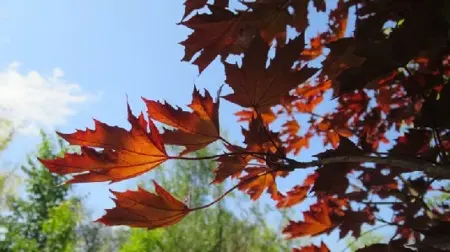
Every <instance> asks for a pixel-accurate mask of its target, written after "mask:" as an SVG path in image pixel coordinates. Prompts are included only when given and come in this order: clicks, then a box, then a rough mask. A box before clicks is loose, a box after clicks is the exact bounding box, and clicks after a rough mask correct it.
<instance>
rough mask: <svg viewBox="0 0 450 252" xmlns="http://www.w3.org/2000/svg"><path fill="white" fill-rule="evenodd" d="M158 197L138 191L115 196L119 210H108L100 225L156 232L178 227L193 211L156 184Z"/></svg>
mask: <svg viewBox="0 0 450 252" xmlns="http://www.w3.org/2000/svg"><path fill="white" fill-rule="evenodd" d="M153 184H154V185H155V191H156V194H154V193H150V192H148V191H146V190H144V189H142V188H138V190H137V191H126V192H114V191H111V192H112V193H113V194H114V196H116V199H114V202H115V203H116V207H115V208H113V209H107V210H106V214H105V215H104V216H102V217H101V218H100V219H98V220H96V222H101V223H103V224H105V225H107V226H114V225H127V226H131V227H143V228H147V229H155V228H159V227H164V226H170V225H173V224H176V223H177V222H179V221H180V220H181V219H183V218H184V217H185V216H186V215H187V214H188V213H189V212H190V211H191V209H189V208H188V207H187V206H186V205H185V204H184V203H182V202H181V201H179V200H177V199H175V198H174V197H173V196H172V195H171V194H170V193H169V192H167V191H166V190H164V188H162V187H161V186H159V185H158V184H157V183H156V182H155V181H153Z"/></svg>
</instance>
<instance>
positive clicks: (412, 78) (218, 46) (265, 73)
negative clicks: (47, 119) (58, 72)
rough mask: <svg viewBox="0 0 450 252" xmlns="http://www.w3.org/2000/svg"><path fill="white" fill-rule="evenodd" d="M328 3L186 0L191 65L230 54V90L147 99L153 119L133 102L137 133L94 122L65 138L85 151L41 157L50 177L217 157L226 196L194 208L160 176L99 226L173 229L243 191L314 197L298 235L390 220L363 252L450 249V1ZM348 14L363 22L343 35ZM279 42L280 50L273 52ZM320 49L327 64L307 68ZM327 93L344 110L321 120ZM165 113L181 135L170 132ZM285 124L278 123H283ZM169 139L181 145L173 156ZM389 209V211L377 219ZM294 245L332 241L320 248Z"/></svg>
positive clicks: (78, 177) (109, 175) (356, 232)
mask: <svg viewBox="0 0 450 252" xmlns="http://www.w3.org/2000/svg"><path fill="white" fill-rule="evenodd" d="M330 2H331V1H325V0H256V1H242V2H241V5H243V6H244V7H243V8H241V9H236V8H233V7H232V6H233V4H232V3H229V1H228V0H215V1H212V2H208V1H207V0H186V2H185V13H184V15H183V20H182V22H180V25H183V26H185V27H187V28H190V29H192V30H193V31H192V33H191V34H190V35H189V37H188V38H187V39H186V40H185V41H183V42H181V45H183V46H184V48H185V55H184V57H183V60H184V61H188V62H191V61H192V63H193V64H195V65H197V66H198V69H199V71H200V73H201V72H203V71H204V70H205V69H206V68H207V67H208V66H209V65H210V64H211V62H212V61H213V60H215V59H216V58H218V57H219V58H220V59H221V63H222V64H223V65H224V67H225V75H226V84H227V85H228V86H229V87H230V88H231V89H232V92H231V93H230V94H227V95H224V96H221V93H220V91H219V94H218V95H217V97H215V98H213V97H212V96H211V94H210V93H209V92H208V91H205V92H204V95H202V94H201V93H200V92H199V90H197V89H196V88H194V91H193V95H192V102H191V104H189V105H188V107H189V108H190V111H186V110H182V109H181V108H174V107H172V106H171V105H169V104H167V103H161V102H158V101H153V100H147V99H143V100H144V102H145V104H146V106H147V113H146V114H147V117H148V118H146V116H144V114H143V113H140V115H139V116H138V117H136V116H135V115H134V114H133V113H132V111H131V108H130V107H128V121H129V123H130V124H131V129H130V130H126V129H123V128H119V127H112V126H109V125H107V124H104V123H102V122H99V121H95V129H94V130H90V129H86V130H85V131H81V130H78V131H76V132H75V133H72V134H62V133H59V135H60V136H61V137H62V138H64V139H65V140H66V141H68V142H69V143H70V144H72V145H79V146H81V153H78V154H66V155H65V156H64V157H62V158H56V159H54V160H41V162H42V163H43V164H44V165H45V166H46V167H47V168H48V169H49V170H50V171H51V172H54V173H57V174H61V175H65V174H72V175H74V176H73V179H72V180H70V181H68V182H69V183H84V182H101V181H110V182H117V181H121V180H124V179H128V178H132V177H136V176H138V175H140V174H143V173H145V172H148V171H150V170H152V169H154V168H156V167H157V166H159V165H160V164H162V163H164V162H166V161H168V160H173V159H185V160H199V159H202V160H204V159H211V160H214V161H215V162H216V163H217V168H216V169H215V170H214V171H213V172H214V174H215V178H214V180H213V181H211V182H212V184H215V183H222V182H224V181H226V180H233V179H234V180H237V182H236V185H235V186H233V187H232V188H230V190H228V191H227V192H226V193H225V194H224V195H223V196H221V197H219V198H218V199H216V200H215V201H213V202H211V203H210V204H208V205H206V206H196V207H190V206H187V205H185V204H184V203H182V202H181V201H179V200H177V199H176V198H174V197H173V196H171V195H170V194H169V192H167V191H166V190H165V189H163V188H161V187H160V186H159V185H158V184H157V183H156V182H155V190H156V194H154V193H150V192H147V191H145V190H143V189H139V190H138V191H126V192H122V193H121V192H113V194H114V195H115V196H116V199H115V202H116V207H115V208H113V209H110V210H108V211H107V213H106V214H105V216H103V217H102V218H100V219H99V220H98V221H99V222H102V223H104V224H106V225H128V226H134V227H146V228H148V229H153V228H158V227H163V226H167V225H172V224H175V223H177V222H179V221H180V220H181V219H182V218H183V217H184V216H186V215H187V214H189V213H190V212H192V211H195V210H199V209H203V208H205V207H208V206H210V205H212V204H214V203H215V202H217V201H219V200H221V199H222V198H223V197H224V196H225V195H226V194H228V193H229V192H231V191H233V190H235V189H237V190H241V191H243V192H245V193H247V194H248V195H249V196H250V198H251V199H252V200H257V199H258V198H260V197H261V196H262V195H263V194H264V193H267V194H268V195H270V197H271V198H272V199H273V200H274V201H275V203H276V205H277V207H278V208H288V207H293V206H296V205H298V204H301V203H302V202H303V201H304V200H305V199H306V198H315V200H316V202H315V203H314V204H312V205H311V206H310V207H309V210H308V211H305V212H303V213H302V215H303V220H299V221H296V220H292V221H290V222H289V223H288V224H287V226H286V227H285V228H284V230H283V231H282V232H283V233H284V234H286V236H287V237H288V238H290V239H292V238H297V237H304V236H311V237H316V236H321V235H323V234H329V233H331V232H333V231H334V230H339V236H340V238H344V237H346V236H348V235H351V236H354V237H359V236H360V235H361V229H362V227H363V225H375V224H380V223H381V224H385V225H388V226H391V227H394V228H395V230H396V232H395V235H394V236H393V237H391V238H390V239H389V242H388V243H386V244H374V245H371V246H368V247H366V248H363V249H361V251H388V250H389V251H412V250H411V248H414V249H415V250H419V251H445V250H446V249H449V248H450V244H449V242H448V241H449V240H450V235H449V230H450V223H449V221H450V211H449V204H448V202H444V203H442V204H439V205H430V204H429V203H428V202H427V199H429V194H430V193H433V192H438V193H448V192H447V191H445V190H444V189H443V188H442V185H443V184H444V183H448V179H450V163H449V155H450V84H449V77H450V64H449V62H450V40H449V32H450V28H449V27H450V26H449V23H450V18H449V14H448V13H450V2H449V1H445V0H435V1H425V0H423V1H419V0H418V1H410V0H349V1H344V0H337V1H336V4H335V6H333V7H332V6H330V5H333V4H330ZM205 9H206V10H207V11H206V12H204V11H203V12H202V11H201V10H205ZM312 10H313V11H317V12H324V13H326V14H327V15H328V20H329V22H328V23H329V26H328V28H327V29H326V30H325V31H324V32H321V33H319V34H318V35H317V36H314V37H313V38H311V39H310V40H309V41H305V30H306V29H307V28H308V27H309V26H310V24H309V23H310V22H311V21H310V20H308V13H309V12H311V11H312ZM350 15H354V16H355V18H356V21H355V25H354V31H353V34H352V35H349V36H346V33H347V30H348V28H349V27H348V26H349V25H348V19H349V16H350ZM387 23H393V24H394V25H393V27H390V28H387V27H386V24H387ZM289 28H293V29H289ZM288 31H290V33H292V34H293V35H294V36H290V35H289V34H288ZM288 35H289V36H288ZM288 37H292V38H291V39H289V38H288ZM270 50H274V51H275V56H274V57H271V59H270V60H269V51H270ZM230 55H237V56H241V57H242V64H241V65H240V66H239V65H237V64H231V63H229V62H228V61H227V59H228V58H229V56H230ZM320 56H323V57H324V58H325V59H324V60H323V61H322V65H321V67H319V68H313V67H310V64H309V63H311V62H312V61H314V60H317V59H318V58H319V57H320ZM329 94H331V96H330V95H329ZM329 97H331V99H332V100H333V101H334V102H335V103H336V104H337V105H336V106H335V107H334V108H332V109H329V110H328V111H327V112H326V113H324V114H318V113H317V107H318V106H320V105H323V104H327V103H330V100H329V99H330V98H329ZM221 99H224V100H226V101H228V102H231V103H234V104H236V105H238V106H240V107H242V110H241V111H237V112H236V116H237V121H239V122H242V123H244V127H243V128H242V135H243V136H244V139H245V141H244V142H243V144H242V145H235V144H231V143H230V142H229V141H227V140H226V139H225V138H224V137H223V136H222V135H221V134H220V122H219V105H220V102H219V101H220V100H221ZM330 104H331V103H330ZM326 106H327V105H326ZM330 107H331V105H330ZM299 116H306V117H308V118H309V120H306V121H305V122H303V121H300V120H299V119H298V118H299ZM154 121H156V122H159V123H162V124H164V125H166V126H168V127H170V129H164V131H163V132H161V131H160V130H158V128H157V127H156V126H155V124H154ZM274 122H281V124H279V125H282V126H281V128H280V129H279V131H276V130H274V126H273V125H274V124H273V123H274ZM317 140H319V141H320V140H322V141H323V144H324V145H325V146H329V147H330V149H328V150H326V151H324V152H322V153H318V154H317V155H315V156H314V157H313V158H314V159H313V160H312V161H308V162H302V161H299V160H298V159H296V157H298V155H299V154H300V153H301V152H302V150H304V149H305V148H309V146H310V144H311V141H317ZM214 142H221V143H222V144H223V146H224V150H225V151H224V153H220V154H217V155H214V156H209V157H192V156H189V154H190V153H192V152H194V151H197V150H199V149H202V148H204V147H206V146H208V145H209V144H211V143H214ZM166 145H176V146H180V147H183V150H182V151H181V152H180V153H178V154H176V155H169V154H168V152H167V151H166ZM386 146H390V148H388V150H387V151H386ZM306 169H308V170H307V171H309V172H310V173H308V174H309V175H308V176H307V177H306V179H305V180H304V181H303V182H301V183H299V184H298V185H295V186H294V187H293V188H292V189H291V190H288V191H287V192H283V191H280V190H279V188H278V186H277V181H278V179H279V178H281V177H287V176H289V175H290V174H291V172H293V171H295V170H306ZM384 208H388V209H390V210H391V211H392V212H393V214H392V218H386V216H382V215H381V214H380V212H381V211H382V209H384ZM405 244H409V247H405V246H404V245H405ZM293 251H330V249H329V248H328V246H327V245H326V244H325V243H321V244H320V245H319V246H315V245H311V246H308V247H303V248H295V249H294V250H293Z"/></svg>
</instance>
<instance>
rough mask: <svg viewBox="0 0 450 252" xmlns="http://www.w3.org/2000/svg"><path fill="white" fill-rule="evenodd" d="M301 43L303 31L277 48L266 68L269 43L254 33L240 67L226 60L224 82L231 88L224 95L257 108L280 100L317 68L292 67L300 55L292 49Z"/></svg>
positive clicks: (298, 46)
mask: <svg viewBox="0 0 450 252" xmlns="http://www.w3.org/2000/svg"><path fill="white" fill-rule="evenodd" d="M304 45H305V42H304V34H303V33H302V35H300V36H298V37H297V38H295V39H294V40H292V41H290V43H288V44H287V45H286V46H284V47H282V48H278V49H277V52H276V55H275V58H274V59H273V60H271V63H270V66H269V68H267V69H266V61H267V53H268V51H269V45H267V43H265V42H264V41H263V40H262V39H261V38H260V37H259V36H256V37H255V38H254V39H253V42H252V44H251V45H250V48H249V49H248V51H247V53H246V54H245V56H244V58H243V60H242V67H241V68H239V67H238V66H237V65H233V64H229V63H225V71H226V83H227V84H228V85H229V86H230V87H231V88H232V89H233V91H234V92H233V93H232V94H229V95H226V96H225V97H224V98H225V99H227V100H228V101H230V102H232V103H235V104H237V105H240V106H242V107H246V108H256V109H258V111H265V110H267V108H269V107H271V106H274V105H277V104H280V102H281V99H280V97H282V96H285V95H287V94H288V93H289V91H290V90H292V89H293V88H295V87H297V86H298V85H299V84H301V83H303V82H305V81H306V80H307V79H309V78H310V77H311V76H312V75H314V74H315V73H316V72H317V69H315V68H308V67H303V68H302V69H301V70H300V71H299V70H292V69H291V67H292V65H293V64H294V62H295V61H296V60H298V58H299V55H297V54H295V53H292V52H293V51H294V52H295V51H301V50H302V49H303V47H304Z"/></svg>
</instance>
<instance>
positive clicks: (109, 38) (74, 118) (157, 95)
mask: <svg viewBox="0 0 450 252" xmlns="http://www.w3.org/2000/svg"><path fill="white" fill-rule="evenodd" d="M330 2H331V1H330ZM332 2H334V1H332ZM183 12H184V5H183V1H181V0H177V1H148V0H134V1H106V0H96V1H89V0H78V1H59V0H40V1H29V0H28V1H26V0H0V55H1V57H0V80H3V81H4V80H5V79H6V80H7V81H6V82H4V83H9V84H10V85H9V86H8V85H6V84H0V93H1V94H0V98H1V97H3V100H4V101H3V102H2V103H0V107H2V106H3V107H5V106H6V107H7V108H10V109H11V111H12V112H11V114H6V115H8V116H12V117H13V119H17V121H18V122H20V123H22V124H24V125H25V129H26V130H23V132H20V134H18V135H17V137H16V138H15V139H14V142H13V143H12V145H11V146H10V148H9V149H8V151H7V152H6V153H4V154H3V156H2V164H3V163H10V164H12V165H15V164H17V163H18V162H20V161H21V160H23V158H24V157H25V155H26V153H28V152H30V151H33V150H34V149H35V146H36V144H38V142H39V137H37V136H36V135H35V134H34V133H33V132H35V130H36V129H38V128H40V127H43V128H44V129H46V130H47V132H52V131H53V130H54V129H57V130H59V131H61V132H64V133H71V132H73V131H74V130H75V129H84V128H86V127H89V128H92V127H93V121H92V118H95V119H97V120H100V121H102V122H105V123H108V124H109V125H118V126H121V127H125V128H128V123H127V121H126V95H128V99H129V102H130V105H131V108H132V110H133V112H134V113H135V114H137V113H138V112H140V111H145V110H144V109H145V108H144V103H143V102H142V100H141V96H142V97H145V98H147V99H155V100H166V101H167V102H169V103H171V104H173V105H179V106H184V105H186V104H188V103H189V102H190V99H191V93H192V89H193V85H194V84H195V85H196V86H197V87H198V88H200V89H203V88H207V89H208V90H209V91H210V92H211V94H215V93H216V91H217V89H218V87H219V86H220V85H221V84H223V83H224V79H225V76H224V74H223V67H222V66H221V65H220V64H218V62H217V61H216V62H215V63H213V64H212V65H210V67H209V68H207V69H206V70H205V71H204V72H203V73H202V75H201V76H199V75H198V70H197V67H196V66H194V65H192V64H190V63H186V62H181V61H180V60H181V58H182V57H183V54H184V48H183V47H182V46H181V45H179V44H178V43H179V42H181V41H183V40H184V39H186V37H187V35H188V34H189V33H190V30H189V29H187V28H185V27H183V26H179V25H177V24H176V23H178V22H179V21H180V18H181V17H182V15H183ZM313 18H314V19H313V20H312V21H311V23H312V26H313V27H312V29H310V30H308V32H307V37H310V36H313V35H315V34H316V33H317V29H320V28H324V24H325V15H324V14H321V15H318V14H314V15H313ZM2 78H3V79H2ZM227 91H228V89H227ZM6 92H7V93H6ZM11 94H12V95H11ZM5 101H7V102H5ZM41 107H42V108H41ZM18 108H21V109H18ZM236 108H237V107H236V106H234V105H232V104H230V103H228V102H226V101H225V100H223V101H222V102H221V111H220V113H221V114H220V119H221V127H222V129H224V130H226V131H227V133H228V135H229V136H230V138H231V139H232V140H233V141H241V140H242V137H241V136H240V134H239V132H240V128H239V127H240V125H239V124H237V123H235V121H236V119H235V117H234V116H233V112H234V111H236ZM321 150H322V146H321V145H314V146H311V148H310V149H309V150H307V151H304V152H303V153H302V156H305V157H308V156H311V155H312V154H316V153H318V152H320V151H321ZM302 177H303V175H302V174H300V175H299V176H293V177H292V178H291V179H290V181H289V182H291V183H287V184H289V185H291V184H293V183H295V182H297V181H298V180H300V181H301V179H302ZM134 186H135V180H131V181H124V182H120V183H116V184H114V185H112V186H108V185H107V183H96V184H83V185H81V186H76V187H75V188H76V192H77V193H80V194H86V193H89V194H90V196H89V198H88V199H87V203H88V206H89V208H91V209H92V210H94V216H95V217H98V216H99V215H101V214H103V209H105V208H110V207H112V206H113V203H112V201H111V200H110V199H109V197H110V194H109V192H108V189H109V188H112V189H115V190H125V189H131V188H134Z"/></svg>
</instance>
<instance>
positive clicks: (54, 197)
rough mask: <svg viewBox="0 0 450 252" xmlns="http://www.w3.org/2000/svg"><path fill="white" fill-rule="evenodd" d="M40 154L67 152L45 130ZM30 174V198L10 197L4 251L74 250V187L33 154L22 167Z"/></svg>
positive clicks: (49, 155) (27, 188) (27, 182)
mask: <svg viewBox="0 0 450 252" xmlns="http://www.w3.org/2000/svg"><path fill="white" fill-rule="evenodd" d="M41 137H42V142H41V143H40V144H39V146H38V152H37V156H38V157H40V158H54V157H56V156H58V155H61V154H63V153H64V152H65V151H67V149H66V147H65V146H64V145H63V144H62V141H58V148H55V147H54V146H53V144H52V141H51V139H50V138H49V137H48V136H47V135H46V134H45V133H44V132H41ZM21 170H22V171H23V172H24V173H25V175H26V180H25V193H26V198H10V199H9V202H8V203H9V206H10V214H9V215H7V216H6V218H5V220H4V222H5V223H4V226H5V227H6V229H7V233H6V234H5V237H4V239H3V240H2V241H1V242H0V250H1V251H52V252H53V251H73V248H74V241H75V239H74V237H75V236H74V235H75V227H76V223H77V221H78V220H79V217H80V216H79V215H77V213H78V212H79V211H77V210H76V209H77V208H78V202H77V201H76V200H74V199H72V200H69V197H68V194H69V189H70V187H69V186H68V185H61V184H62V183H63V181H65V180H66V178H65V177H63V176H54V175H52V174H51V173H50V172H49V171H48V170H47V169H45V168H44V167H43V166H42V165H41V164H40V163H39V162H38V161H37V160H36V159H35V157H34V156H33V155H28V157H27V162H26V164H25V165H23V166H21Z"/></svg>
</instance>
